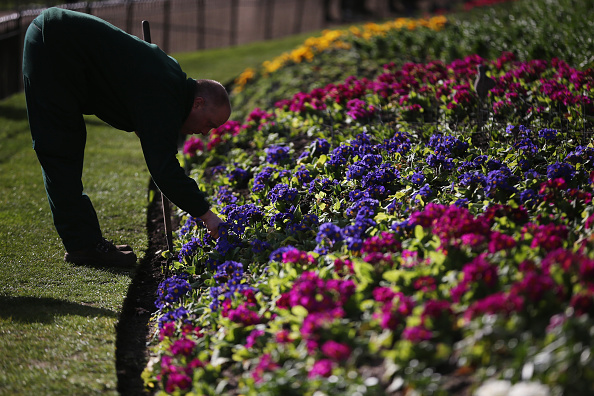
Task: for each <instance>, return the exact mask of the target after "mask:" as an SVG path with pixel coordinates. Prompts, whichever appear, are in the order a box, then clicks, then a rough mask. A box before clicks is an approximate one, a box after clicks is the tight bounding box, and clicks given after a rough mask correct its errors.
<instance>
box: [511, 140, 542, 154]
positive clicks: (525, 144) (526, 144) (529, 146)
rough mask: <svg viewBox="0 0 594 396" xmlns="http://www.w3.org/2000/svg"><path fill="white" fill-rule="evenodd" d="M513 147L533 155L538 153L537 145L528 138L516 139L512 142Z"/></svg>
mask: <svg viewBox="0 0 594 396" xmlns="http://www.w3.org/2000/svg"><path fill="white" fill-rule="evenodd" d="M514 148H515V149H516V150H518V151H523V152H525V153H526V154H530V155H534V154H536V153H538V147H537V146H536V145H535V144H534V143H533V142H532V140H531V139H530V138H524V139H521V140H518V141H517V142H516V143H515V144H514Z"/></svg>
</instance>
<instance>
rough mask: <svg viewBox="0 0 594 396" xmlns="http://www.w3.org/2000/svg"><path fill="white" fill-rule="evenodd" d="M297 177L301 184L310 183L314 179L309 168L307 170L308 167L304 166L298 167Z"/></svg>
mask: <svg viewBox="0 0 594 396" xmlns="http://www.w3.org/2000/svg"><path fill="white" fill-rule="evenodd" d="M295 177H296V178H297V180H298V181H299V183H300V184H301V185H304V184H306V183H309V182H311V181H312V180H313V179H314V178H313V176H312V175H311V173H310V172H309V170H307V168H305V167H304V166H302V167H300V168H299V169H297V171H296V172H295Z"/></svg>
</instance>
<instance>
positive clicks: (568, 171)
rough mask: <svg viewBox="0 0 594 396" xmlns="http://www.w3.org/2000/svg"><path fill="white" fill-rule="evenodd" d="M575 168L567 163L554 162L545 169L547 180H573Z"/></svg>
mask: <svg viewBox="0 0 594 396" xmlns="http://www.w3.org/2000/svg"><path fill="white" fill-rule="evenodd" d="M574 176H575V168H574V167H573V165H571V164H568V163H567V162H556V163H554V164H552V165H549V166H548V167H547V177H548V178H549V179H557V178H563V179H565V181H569V180H571V179H573V177H574Z"/></svg>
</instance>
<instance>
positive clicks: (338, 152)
mask: <svg viewBox="0 0 594 396" xmlns="http://www.w3.org/2000/svg"><path fill="white" fill-rule="evenodd" d="M352 155H353V148H352V147H351V146H347V145H346V144H341V145H340V146H338V147H336V148H335V149H334V150H332V154H331V157H330V159H329V160H328V162H326V163H327V164H328V165H330V166H343V165H345V164H346V163H347V161H348V160H349V159H350V158H351V156H352Z"/></svg>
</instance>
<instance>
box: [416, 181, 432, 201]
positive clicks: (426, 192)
mask: <svg viewBox="0 0 594 396" xmlns="http://www.w3.org/2000/svg"><path fill="white" fill-rule="evenodd" d="M432 194H433V190H431V186H429V184H425V185H424V186H423V187H421V189H420V190H419V194H418V195H420V196H421V198H423V199H427V198H429V197H430V196H431V195H432ZM417 200H418V199H417V198H415V201H417Z"/></svg>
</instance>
